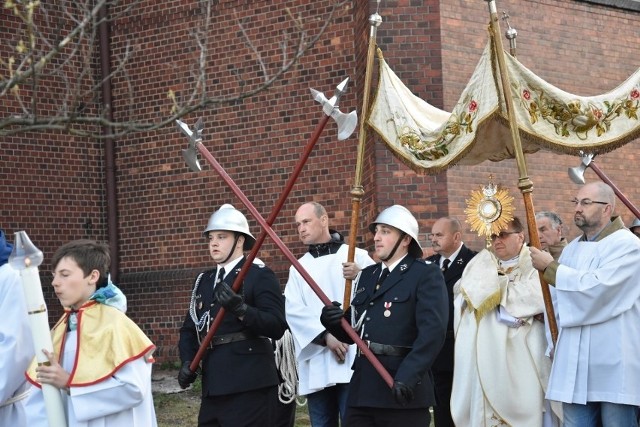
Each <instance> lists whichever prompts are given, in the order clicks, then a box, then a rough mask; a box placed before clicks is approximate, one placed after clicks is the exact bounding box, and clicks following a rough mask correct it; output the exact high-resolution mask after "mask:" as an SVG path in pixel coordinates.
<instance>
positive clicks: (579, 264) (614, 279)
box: [547, 230, 640, 405]
mask: <svg viewBox="0 0 640 427" xmlns="http://www.w3.org/2000/svg"><path fill="white" fill-rule="evenodd" d="M559 263H560V265H559V266H558V269H557V271H556V283H555V290H554V300H555V301H554V303H555V308H556V310H555V311H556V317H557V319H558V327H559V330H560V333H559V336H558V342H557V344H556V349H555V356H554V361H553V367H552V370H551V377H550V379H549V389H548V391H547V398H548V399H552V400H557V401H561V402H568V403H579V404H584V403H586V402H598V401H599V402H611V403H620V404H627V405H640V240H638V238H637V237H636V236H634V235H633V234H632V233H630V232H629V231H628V230H618V231H615V232H614V233H612V234H610V235H608V236H606V237H604V238H602V239H601V240H599V241H596V242H587V241H580V238H577V239H575V240H574V241H572V242H571V243H570V244H569V245H568V246H567V247H566V248H565V249H564V251H563V252H562V255H561V256H560V259H559Z"/></svg>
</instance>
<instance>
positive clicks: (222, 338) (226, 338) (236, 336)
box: [209, 332, 259, 348]
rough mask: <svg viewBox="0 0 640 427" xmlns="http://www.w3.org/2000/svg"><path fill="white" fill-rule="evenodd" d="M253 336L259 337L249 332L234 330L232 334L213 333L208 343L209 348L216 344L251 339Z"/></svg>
mask: <svg viewBox="0 0 640 427" xmlns="http://www.w3.org/2000/svg"><path fill="white" fill-rule="evenodd" d="M254 338H259V337H258V336H257V335H255V334H252V333H250V332H234V333H232V334H224V335H214V336H213V339H212V340H211V342H210V343H209V348H211V347H213V346H216V345H222V344H229V343H231V342H237V341H245V340H251V339H254Z"/></svg>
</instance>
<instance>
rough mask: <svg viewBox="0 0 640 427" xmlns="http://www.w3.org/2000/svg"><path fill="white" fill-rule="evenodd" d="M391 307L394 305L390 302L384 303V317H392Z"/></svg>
mask: <svg viewBox="0 0 640 427" xmlns="http://www.w3.org/2000/svg"><path fill="white" fill-rule="evenodd" d="M391 305H392V303H390V302H385V303H384V313H382V314H383V315H384V317H389V316H391V310H390V308H391Z"/></svg>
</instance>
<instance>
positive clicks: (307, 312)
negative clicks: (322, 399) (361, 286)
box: [284, 245, 374, 395]
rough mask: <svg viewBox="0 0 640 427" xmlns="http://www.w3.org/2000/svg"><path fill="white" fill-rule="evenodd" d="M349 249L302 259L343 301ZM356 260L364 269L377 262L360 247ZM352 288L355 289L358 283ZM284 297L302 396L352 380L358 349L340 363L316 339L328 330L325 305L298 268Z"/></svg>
mask: <svg viewBox="0 0 640 427" xmlns="http://www.w3.org/2000/svg"><path fill="white" fill-rule="evenodd" d="M348 249H349V247H348V245H342V246H341V247H340V248H339V249H338V251H337V252H336V253H335V254H329V255H324V256H320V257H317V258H314V257H313V256H312V255H311V254H310V253H308V252H307V253H306V254H305V255H304V256H302V257H301V258H300V260H299V261H300V264H301V265H302V266H303V267H304V269H305V270H306V271H307V272H308V273H309V274H310V275H311V277H312V278H313V280H314V281H315V282H316V283H317V284H318V286H320V288H321V289H322V291H323V292H324V293H325V294H326V295H327V297H328V298H329V299H330V300H331V301H339V302H341V303H342V301H343V299H344V286H345V279H344V277H343V276H342V263H343V262H346V261H347V252H348ZM354 262H355V263H356V264H358V266H359V267H360V268H364V267H367V266H369V265H371V264H374V261H373V260H372V259H371V258H370V257H369V255H368V254H367V252H366V251H364V250H362V249H360V248H356V252H355V257H354ZM352 289H355V286H354V287H353V288H352ZM284 296H285V298H286V303H285V308H286V315H287V323H288V324H289V328H290V329H291V335H292V336H293V341H294V345H295V351H296V361H297V364H298V377H299V393H300V395H306V394H310V393H313V392H316V391H319V390H322V389H324V388H325V387H330V386H333V385H336V384H342V383H348V382H349V381H350V380H351V375H352V370H351V365H352V364H353V359H354V357H355V354H356V348H355V346H353V345H352V346H350V348H349V351H348V352H347V355H346V360H345V362H344V363H339V362H338V361H337V360H336V356H335V354H333V353H332V352H331V350H329V349H328V348H327V347H325V346H321V345H318V344H314V343H313V342H312V341H313V339H314V338H315V337H317V336H318V335H319V334H320V333H321V332H322V331H324V330H325V328H324V326H322V323H320V313H321V311H322V307H323V306H324V304H323V303H322V301H320V298H318V296H317V295H316V294H315V293H314V292H313V290H312V289H311V287H310V286H309V285H308V284H307V282H306V281H305V280H304V279H303V278H302V276H301V275H300V273H298V271H297V270H296V269H295V268H294V267H291V268H290V269H289V280H288V281H287V285H286V287H285V290H284Z"/></svg>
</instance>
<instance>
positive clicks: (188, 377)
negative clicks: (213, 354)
mask: <svg viewBox="0 0 640 427" xmlns="http://www.w3.org/2000/svg"><path fill="white" fill-rule="evenodd" d="M190 365H191V362H184V363H183V364H182V368H180V372H178V384H180V388H183V389H184V388H187V387H189V386H190V385H191V383H193V382H194V381H195V380H196V378H198V372H191V369H189V366H190Z"/></svg>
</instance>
